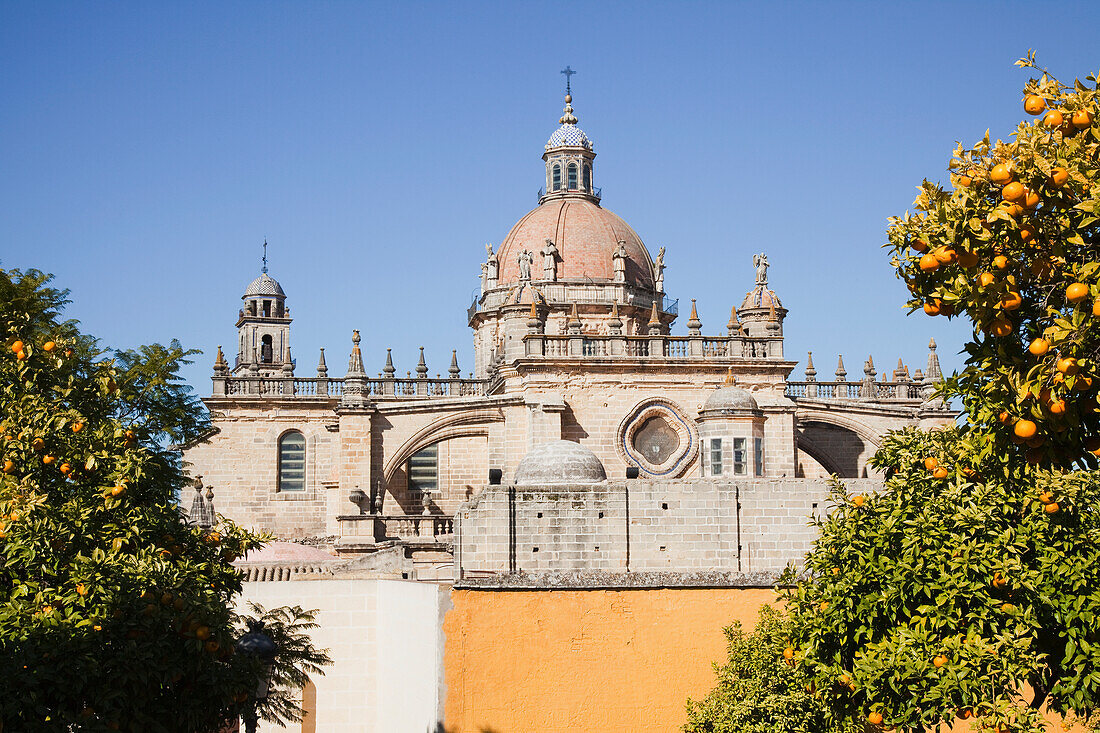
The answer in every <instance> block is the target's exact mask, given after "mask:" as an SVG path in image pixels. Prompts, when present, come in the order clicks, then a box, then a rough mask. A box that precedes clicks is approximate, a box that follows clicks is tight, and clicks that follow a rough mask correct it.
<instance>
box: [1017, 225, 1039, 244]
mask: <svg viewBox="0 0 1100 733" xmlns="http://www.w3.org/2000/svg"><path fill="white" fill-rule="evenodd" d="M1020 239H1022V240H1023V241H1025V242H1030V241H1031V240H1033V239H1035V227H1034V226H1032V225H1031V224H1024V225H1023V226H1022V227H1020Z"/></svg>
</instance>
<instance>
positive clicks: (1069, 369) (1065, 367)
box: [1054, 356, 1079, 377]
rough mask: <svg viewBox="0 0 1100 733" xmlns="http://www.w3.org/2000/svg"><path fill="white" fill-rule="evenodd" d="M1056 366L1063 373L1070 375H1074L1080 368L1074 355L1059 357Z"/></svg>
mask: <svg viewBox="0 0 1100 733" xmlns="http://www.w3.org/2000/svg"><path fill="white" fill-rule="evenodd" d="M1054 366H1055V368H1056V369H1057V370H1058V371H1060V372H1061V373H1062V374H1065V375H1067V376H1070V377H1072V376H1073V375H1074V374H1076V373H1077V369H1078V368H1079V367H1078V366H1077V360H1076V359H1074V358H1073V357H1072V356H1067V357H1066V358H1064V359H1059V360H1058V362H1057V363H1056V364H1055V365H1054Z"/></svg>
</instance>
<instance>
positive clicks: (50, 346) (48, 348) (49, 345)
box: [42, 341, 57, 354]
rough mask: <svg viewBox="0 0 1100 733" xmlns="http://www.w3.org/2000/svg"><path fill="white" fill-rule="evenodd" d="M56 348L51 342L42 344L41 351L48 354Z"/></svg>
mask: <svg viewBox="0 0 1100 733" xmlns="http://www.w3.org/2000/svg"><path fill="white" fill-rule="evenodd" d="M56 346H57V344H55V343H54V342H53V341H47V342H46V343H44V344H42V350H43V351H45V352H46V353H47V354H48V353H50V352H51V351H53V350H54V348H55V347H56Z"/></svg>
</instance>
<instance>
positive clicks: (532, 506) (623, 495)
mask: <svg viewBox="0 0 1100 733" xmlns="http://www.w3.org/2000/svg"><path fill="white" fill-rule="evenodd" d="M845 483H846V485H847V486H848V488H849V491H851V492H861V493H865V492H869V491H874V490H875V488H876V486H877V485H878V484H877V483H876V482H875V481H873V480H869V479H853V480H848V481H846V482H845ZM827 501H828V482H827V481H826V480H824V479H817V480H808V479H793V478H781V479H780V478H775V479H770V478H763V479H743V480H737V481H729V480H718V479H687V480H679V481H621V482H607V483H603V484H597V485H594V486H581V487H561V486H489V487H485V490H484V491H483V492H482V493H481V494H479V495H477V496H475V497H474V498H473V499H472V500H471V501H470V502H468V503H467V504H466V505H464V506H463V507H462V508H461V509H460V511H459V513H458V515H457V520H456V529H455V532H456V538H455V564H456V573H457V574H458V575H457V577H459V578H477V577H485V576H490V575H494V574H510V573H526V574H533V575H538V574H541V573H550V572H601V573H623V572H659V571H663V572H679V573H699V572H712V571H723V572H742V573H777V572H780V571H782V570H783V569H784V568H785V567H786V566H787V564H788V563H792V562H793V563H796V564H797V563H798V562H800V560H801V558H802V557H803V555H804V554H805V553H806V551H807V550H808V549H809V547H810V543H811V542H812V541H813V538H814V536H815V530H814V529H813V527H812V526H810V524H809V520H810V517H811V515H817V516H823V515H824V513H825V512H826V511H827V510H828V506H827Z"/></svg>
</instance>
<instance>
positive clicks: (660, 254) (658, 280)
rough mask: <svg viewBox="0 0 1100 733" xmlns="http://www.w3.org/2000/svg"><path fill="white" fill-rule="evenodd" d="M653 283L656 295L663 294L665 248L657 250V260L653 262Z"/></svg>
mask: <svg viewBox="0 0 1100 733" xmlns="http://www.w3.org/2000/svg"><path fill="white" fill-rule="evenodd" d="M653 283H654V285H655V287H656V288H657V292H658V293H663V292H665V248H664V247H661V248H660V249H659V250H657V259H655V260H653Z"/></svg>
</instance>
